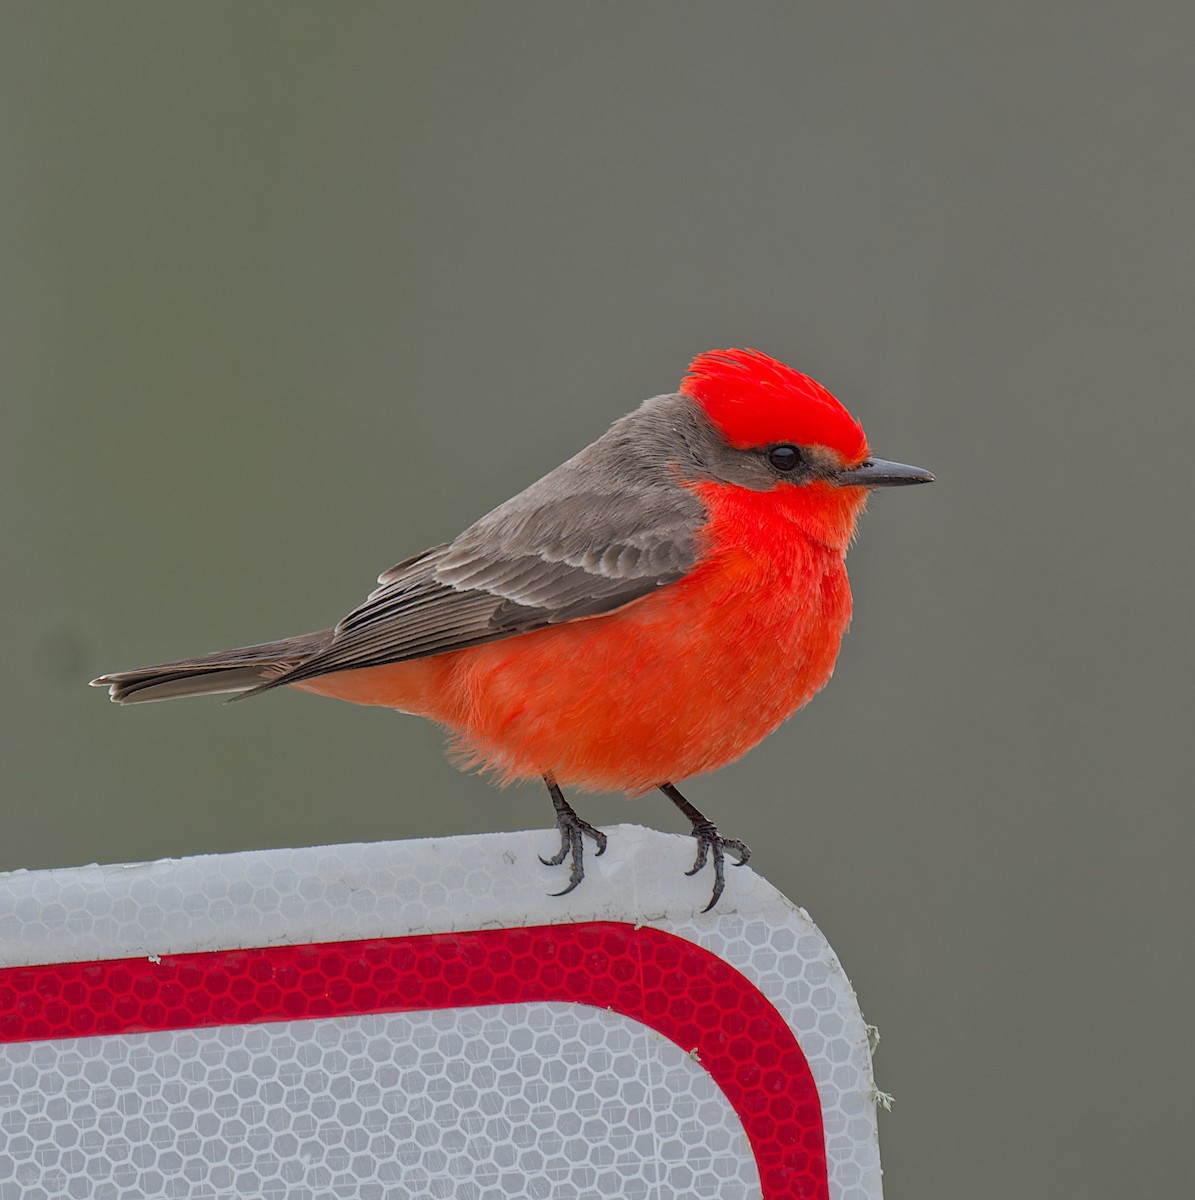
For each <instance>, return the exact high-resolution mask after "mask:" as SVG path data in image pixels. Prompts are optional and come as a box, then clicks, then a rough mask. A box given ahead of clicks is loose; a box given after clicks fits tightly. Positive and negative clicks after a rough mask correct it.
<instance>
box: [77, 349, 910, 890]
mask: <svg viewBox="0 0 1195 1200" xmlns="http://www.w3.org/2000/svg"><path fill="white" fill-rule="evenodd" d="M933 479H934V476H933V475H932V474H930V472H928V471H925V470H922V469H921V468H920V467H913V466H909V465H906V464H903V463H897V462H889V461H886V460H884V459H881V458H877V457H875V456H873V455H872V453H871V450H870V447H869V445H868V442H867V438H866V436H865V434H864V432H863V427H862V426H861V425H860V423H859V422H858V420H856V418H855V417H853V416H852V415H851V413H850V412H849V411H848V410H847V409H846V407H845V406H844V405H842V404H841V403H840V402H839V401H838V400H837V399H835V397H834V396H833V395H831V393H830V392H829V391H827V389H826V388H824V387H823V386H822V385H821V384H819V383H817V382H815V381H814V380H813V379H811V378H810V377H809V376H807V375H804V374H802V373H801V372H800V371H797V370H796V369H794V368H793V367H790V366H787V365H785V364H784V363H782V362H780V361H778V360H777V359H774V358H771V357H769V356H768V355H766V354H764V353H763V352H761V351H758V350H752V349H744V348H738V349H727V350H711V351H708V352H706V353H703V354H699V355H698V356H697V357H696V358H695V359H694V360H693V361H692V362H691V364H690V365H689V369H688V371H687V373H686V374H685V375H684V377H683V380H682V382H681V384H680V387H679V389H678V390H677V391H675V392H670V393H666V394H663V395H658V396H655V397H652V398H651V399H648V400H645V401H644V402H643V403H642V404H641V405H640V406H639V407H638V408H636V409H635V410H634V411H633V412H631V413H630V414H628V415H627V416H624V417H622V418H620V419H619V420H616V421H615V422H614V423H613V425H611V427H610V428H609V429H608V430H607V431H606V432H605V433H604V434H602V435H601V436H600V437H598V438H597V440H596V441H594V442H592V443H591V444H590V445H588V446H586V447H585V448H584V449H583V450H581V451H580V452H579V453H578V454H576V455H574V456H573V457H572V458H570V459H568V460H567V461H566V462H564V463H563V464H562V465H560V466H558V467H556V468H555V469H554V470H552V471H550V472H549V473H548V474H547V475H545V476H544V477H543V478H542V479H540V480H539V481H538V482H536V483H533V484H531V485H530V486H529V487H527V488H526V489H525V490H523V491H521V492H519V493H518V494H517V495H515V496H514V497H512V498H511V499H509V500H507V501H505V502H504V503H502V504H499V505H498V506H497V507H496V508H494V509H493V510H492V511H491V512H489V513H487V514H486V515H485V516H483V517H481V518H480V520H478V521H476V522H475V523H474V524H472V525H470V526H469V527H468V528H467V529H465V530H464V532H462V533H461V534H459V536H457V537H456V538H455V539H453V540H452V541H449V542H444V543H442V544H440V545H437V546H433V547H431V548H430V549H427V550H424V551H423V552H422V553H419V554H415V555H413V556H412V557H410V558H406V559H404V560H403V561H402V562H400V563H398V564H397V565H396V566H393V567H391V568H390V569H389V570H387V571H383V572H382V574H381V575H380V576H378V579H377V586H376V588H374V590H373V591H372V592H370V593H369V595H368V596H367V597H366V598H365V600H364V601H363V603H361V604H360V605H359V606H358V607H357V608H355V609H353V611H351V612H350V613H349V614H348V615H347V616H345V617H343V618H342V619H341V620H340V621H339V622H338V623H337V624H336V625H334V626H333V627H331V628H329V629H323V630H320V631H318V632H316V633H308V634H302V635H299V636H297V637H289V638H283V639H281V640H279V641H272V642H263V643H259V644H257V645H252V646H244V647H240V648H238V649H233V650H222V651H219V652H217V653H214V654H205V655H201V656H200V657H197V658H185V659H180V660H177V661H174V662H167V663H159V664H157V665H154V666H149V667H142V668H139V669H137V670H132V671H120V672H116V673H113V674H109V675H102V676H100V677H99V678H98V679H95V680H92V684H93V685H94V686H97V687H106V688H108V689H109V694H110V696H111V699H112V700H113V701H115V702H116V703H118V704H136V703H141V702H144V701H154V700H167V699H174V698H177V697H183V696H197V695H202V694H209V693H235V694H234V695H233V697H232V698H233V699H236V700H240V699H243V698H245V697H248V696H254V695H259V694H261V693H263V692H267V691H271V690H273V689H276V688H280V687H291V688H296V689H298V690H300V691H304V692H311V693H315V694H317V695H321V696H331V697H335V698H338V699H341V700H348V701H352V702H354V703H357V704H366V705H379V706H383V707H387V708H392V709H397V710H399V711H401V712H405V713H413V714H416V715H419V716H422V717H425V718H428V719H430V720H431V721H433V722H436V723H437V724H438V725H440V726H442V727H444V728H445V729H446V730H447V731H448V744H449V752H450V754H451V755H452V757H454V758H455V759H456V761H457V764H458V765H459V766H461V767H462V768H463V769H477V770H481V771H483V772H485V773H488V775H490V776H491V777H492V778H493V779H494V780H495V781H496V782H497V783H499V784H500V785H503V784H507V783H511V782H513V781H518V780H528V779H542V780H543V782H544V783H545V784H546V786H547V789H548V793H549V795H550V797H551V801H552V805H553V809H554V813H555V826H556V830H557V831H558V833H559V836H560V847H559V849H558V850H557V851H556V852H555V853H554V854H553V855H551V857H548V858H543V857H541V861H542V862H543V863H544V864H545V865H548V866H552V867H557V868H559V867H562V866H564V865H565V864H566V862H567V864H568V872H569V873H568V880H567V883H566V884H565V886H564V888H563V890H561V891H559V892H556V893H553V894H554V895H565V894H567V893H568V892H571V891H572V890H573V889H574V888H575V887H577V885H578V884H580V883H581V881H582V879H583V878H584V875H585V868H584V856H585V839H587V838H588V839H589V840H590V841H592V842H593V844H594V851H595V853H596V854H598V855H600V854H602V853H604V851H605V850H606V845H607V839H606V835H605V834H603V833H602V832H601V831H600V830H598V829H597V828H595V827H594V826H593V825H591V824H590V823H589V822H587V821H585V820H583V819H582V818H581V817H580V816H579V815H578V813H577V812H576V810H575V809H574V808H573V806H572V804H571V803H570V802H569V800H568V799H567V798H566V794H565V792H566V789H567V790H568V791H570V792H572V791H574V790H579V791H582V792H623V793H625V794H627V795H628V796H639V795H642V794H644V793H646V792H649V791H652V790H654V789H659V790H660V791H661V792H662V793H663V794H664V795H665V796H666V797H667V798H668V799H669V800H671V801H672V803H673V804H674V805H675V806H676V807H677V808H678V809H679V811H680V812H681V813H682V814H683V815H684V816H685V818H686V819H687V820H688V821H689V822H690V825H691V827H692V836H693V837H694V838H695V839H696V842H697V853H696V858H695V860H694V862H693V866H692V868H691V869H690V870H689V871H688V872H686V873H687V874H689V875H694V874H696V873H698V872H700V871H702V870H703V869H704V868H705V867H706V865H707V862H711V861H712V866H713V875H714V880H713V886H712V896H711V899H710V901H709V903H708V904H707V905H706V907H705V909H703V910H702V911H703V912H708V911H709V910H710V909H712V908H713V907H714V905H715V904H717V902H718V900H719V898H720V896H721V895H722V893H723V890H724V888H725V870H724V867H725V863H726V861H727V857H728V856H729V857H730V859H731V860H732V861H733V862H734V863H735V864H736V865H740V866H741V865H743V864H744V863H746V862H747V860H748V858H749V857H750V854H751V851H750V848H749V847H748V846H747V845H746V844H745V843H744V842H743V841H741V840H740V839H737V838H729V837H725V836H723V834H722V832H721V831H720V829H719V828H718V827H717V826H716V825H715V824H714V823H713V822H712V821H711V820H709V819H708V818H707V817H706V816H705V815H704V814H703V813H701V812H700V811H698V809H697V808H696V807H694V805H693V804H691V803H690V802H689V801H688V800H687V799H686V798H685V797H684V795H682V793H681V792H680V791H679V790H678V788H677V786H676V785H677V782H678V781H681V780H684V779H687V778H691V777H693V776H696V775H701V774H704V773H706V772H709V771H712V770H715V769H716V768H719V767H722V766H724V765H726V764H727V763H730V762H733V761H734V760H736V759H738V758H739V757H740V756H741V755H743V754H745V753H746V752H747V751H748V750H750V749H751V748H752V747H753V746H755V745H757V744H758V743H759V742H760V741H762V740H763V739H764V738H765V737H767V736H768V735H769V734H770V733H772V732H773V731H774V730H775V729H776V728H777V727H778V726H779V725H780V724H781V723H782V722H784V721H785V720H786V719H787V718H788V717H789V716H791V715H792V714H793V713H794V712H796V711H797V710H798V709H800V708H801V707H802V706H803V705H805V704H806V703H808V701H809V700H810V699H811V698H812V697H813V696H814V694H815V693H817V692H818V691H819V690H820V689H821V688H822V687H823V686H824V685H825V684H826V683H827V682H828V680H829V679H830V676H831V674H832V672H833V670H834V665H835V660H836V659H837V656H838V651H839V647H840V644H841V642H842V638H843V635H844V634H845V633H846V630H847V627H848V625H849V623H850V619H851V605H852V600H851V589H850V583H849V581H848V578H847V572H846V565H845V558H846V552H847V548H848V546H849V545H850V543H851V541H852V539H853V537H854V534H855V527H856V522H857V520H858V518H859V516H860V514H861V513H862V511H863V509H864V506H865V504H866V502H867V498H868V496H869V495H870V493H871V492H872V491H873V490H874V489H876V488H887V487H894V486H901V485H909V484H919V483H929V482H932V481H933Z"/></svg>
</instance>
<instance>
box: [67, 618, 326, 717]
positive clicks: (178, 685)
mask: <svg viewBox="0 0 1195 1200" xmlns="http://www.w3.org/2000/svg"><path fill="white" fill-rule="evenodd" d="M331 638H332V630H330V629H322V630H320V632H319V633H305V634H302V635H300V636H299V637H293V638H283V640H282V641H280V642H262V643H261V644H260V645H258V646H242V647H241V648H240V649H238V650H221V651H219V652H217V653H216V654H204V655H201V656H200V657H199V658H183V659H179V660H178V662H168V663H158V664H157V665H156V666H153V667H141V668H139V669H138V670H136V671H118V672H116V673H115V674H113V675H101V676H100V677H99V679H93V680H92V681H91V686H92V687H106V688H107V689H108V695H109V696H110V697H111V698H112V699H113V700H114V701H115V702H116V703H117V704H141V703H143V702H145V701H148V700H174V699H177V698H178V697H180V696H205V695H210V694H212V693H215V692H247V691H249V690H250V689H251V688H255V687H257V686H259V685H260V684H262V683H265V682H268V681H269V680H271V679H274V678H277V676H279V675H281V674H283V673H284V672H286V671H289V670H291V669H292V668H294V667H296V666H298V665H299V664H300V663H301V662H303V661H304V660H305V659H308V658H310V657H311V656H312V655H313V654H315V653H317V652H318V651H320V650H321V649H323V647H324V646H326V645H327V644H328V642H329V641H330V640H331Z"/></svg>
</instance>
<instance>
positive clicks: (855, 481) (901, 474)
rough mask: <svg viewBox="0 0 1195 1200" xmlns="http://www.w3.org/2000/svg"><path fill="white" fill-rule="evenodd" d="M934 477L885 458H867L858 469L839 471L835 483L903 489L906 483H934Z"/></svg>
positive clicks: (916, 468)
mask: <svg viewBox="0 0 1195 1200" xmlns="http://www.w3.org/2000/svg"><path fill="white" fill-rule="evenodd" d="M933 481H934V477H933V476H932V475H931V474H930V473H929V472H928V471H923V470H922V469H921V468H920V467H910V466H908V465H906V464H905V463H898V462H888V461H887V460H886V459H883V458H865V459H864V460H863V461H862V462H861V463H860V464H859V465H858V466H857V467H850V468H848V469H847V470H845V471H839V472H838V474H837V475H835V476H834V482H835V483H836V484H838V486H839V487H867V488H877V487H902V486H903V485H904V484H906V483H933Z"/></svg>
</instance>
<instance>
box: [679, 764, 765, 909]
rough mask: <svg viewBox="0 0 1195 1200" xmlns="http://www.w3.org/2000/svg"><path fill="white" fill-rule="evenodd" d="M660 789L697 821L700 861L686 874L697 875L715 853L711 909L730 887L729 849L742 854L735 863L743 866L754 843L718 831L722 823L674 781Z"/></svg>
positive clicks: (690, 817) (695, 824) (682, 810)
mask: <svg viewBox="0 0 1195 1200" xmlns="http://www.w3.org/2000/svg"><path fill="white" fill-rule="evenodd" d="M660 791H662V792H663V793H664V795H665V796H667V797H668V799H669V800H671V801H672V803H673V804H675V805H676V807H677V808H679V809H680V810H681V812H683V813H684V814H685V816H686V817H688V818H689V820H690V822H691V823H692V825H693V836H694V837H695V838H696V839H697V861H696V862H694V864H693V868H692V870H689V871H686V872H685V874H686V875H696V874H697V872H698V871H700V870H701V868H702V867H704V866H705V863H706V859H707V858H709V857H710V856H711V855H712V856H713V859H714V894H713V896H712V897H711V898H710V902H709V903H708V904H707V905H706V906H705V907H704V908H703V909H702V910H701V911H702V912H709V910H710V909H711V908H713V907H714V905H715V904H717V903H718V897H719V896H721V895H722V889H723V888H725V887H726V876H725V874H724V872H723V865H724V861H725V858H726V851H727V850H729V851H730V852H731V854H734V855H736V856H737V857H738V862H736V863H735V864H734V865H735V866H736V867H741V866H743V865H744V864H745V863H746V861H747V859H749V858H750V857H751V847H750V846H748V845H747V843H746V842H740V841H739V839H738V838H724V837H723V836H722V835H721V834H720V833H719V832H718V827H717V826H716V825H715V824H714V823H713V821H711V820H710V819H709V818H708V817H706V816H704V815H703V814H702V813H700V812H698V811H697V809H695V808H694V807H693V806H692V805H691V804H690V803H689V802H688V800H686V799H685V798H684V796H682V795H681V794H680V792H678V791H677V790H676V788H675V787H674V786H673V785H672V784H670V783H661V784H660Z"/></svg>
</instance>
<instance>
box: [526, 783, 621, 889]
mask: <svg viewBox="0 0 1195 1200" xmlns="http://www.w3.org/2000/svg"><path fill="white" fill-rule="evenodd" d="M544 783H546V784H547V785H548V791H549V792H550V793H551V796H552V807H553V808H555V809H556V828H557V829H559V830H560V849H559V850H558V851H557V852H556V853H555V854H553V855H552V857H551V858H544V857H543V855H542V854H541V855H540V859H539V861H540V862H541V863H543V864H544V866H545V867H558V866H560V864H561V863H562V862H564V860H565V859H566V858H571V860H572V864H573V865H572V870H571V871H569V875H568V887H566V888H565V889H564V891H562V892H553V893H552V895H554V896H567V895H568V894H569V892H571V891H572V890H573V888H575V887H576V886H577V884H579V883H580V882H581V880H582V879H584V878H585V866H584V864H583V862H582V856H583V852H584V842H583V841H582V836H583V835H584V834H588V835H589V836H590V837H591V838H593V840H594V842H595V843H596V844H597V851H596V853H597V855H598V856H599V857H600V856H601V855H603V854H605V852H606V835H605V834H604V833H603V832H602V831H601V830H600V829H594V827H593V826H592V825H590V823H589V822H588V821H582V820H581V818H580V817H579V816H577V814H576V813H575V812H574V811H573V806H572V805H571V804H570V803H569V802H568V801H567V800H566V799H565V798H564V793H563V792H562V791H561V790H560V785H559V784H558V783H557V782H556V780H555V779H553V778H552V776H551V775H545V776H544Z"/></svg>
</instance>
